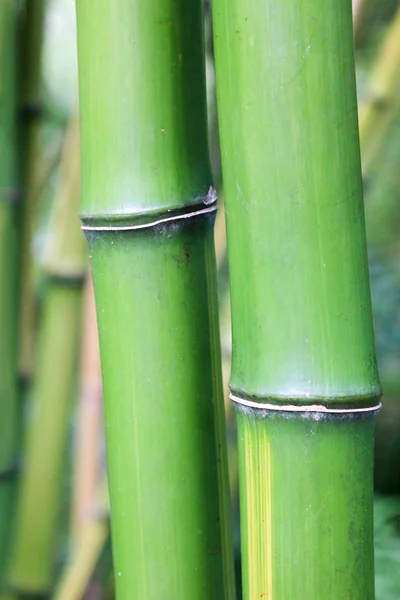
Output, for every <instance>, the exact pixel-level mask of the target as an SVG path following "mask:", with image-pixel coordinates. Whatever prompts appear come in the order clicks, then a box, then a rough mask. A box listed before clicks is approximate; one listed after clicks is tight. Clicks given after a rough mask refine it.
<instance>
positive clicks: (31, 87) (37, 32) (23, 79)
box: [19, 0, 46, 381]
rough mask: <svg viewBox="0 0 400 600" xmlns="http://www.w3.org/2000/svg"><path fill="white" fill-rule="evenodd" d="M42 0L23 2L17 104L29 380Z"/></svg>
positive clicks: (23, 342)
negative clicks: (23, 196)
mask: <svg viewBox="0 0 400 600" xmlns="http://www.w3.org/2000/svg"><path fill="white" fill-rule="evenodd" d="M45 8H46V1H45V0H25V2H24V3H23V8H22V11H21V15H20V18H21V33H20V42H21V54H20V61H19V63H20V65H19V66H20V103H21V119H22V123H21V165H20V168H21V177H22V182H23V189H24V195H25V199H24V205H23V210H22V227H21V228H22V239H21V267H20V288H21V289H20V297H21V300H20V315H19V374H20V377H21V379H22V380H23V381H29V379H30V378H31V376H32V372H33V360H34V335H35V292H34V280H33V268H32V236H33V230H34V221H35V216H36V210H37V198H38V194H37V190H36V177H37V173H36V171H37V164H38V160H37V158H38V154H39V145H38V135H39V131H40V124H41V117H42V116H43V106H42V99H41V78H40V73H41V58H42V42H43V28H44V16H45Z"/></svg>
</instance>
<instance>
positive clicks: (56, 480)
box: [8, 122, 86, 595]
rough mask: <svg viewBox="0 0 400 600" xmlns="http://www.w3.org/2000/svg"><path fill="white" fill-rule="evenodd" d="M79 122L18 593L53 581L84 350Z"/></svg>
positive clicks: (58, 234)
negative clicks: (69, 434) (69, 433)
mask: <svg viewBox="0 0 400 600" xmlns="http://www.w3.org/2000/svg"><path fill="white" fill-rule="evenodd" d="M77 142H78V127H77V122H75V123H74V124H73V125H72V126H71V130H70V132H69V135H68V137H67V140H66V142H65V147H64V155H63V161H62V172H61V179H60V188H59V194H58V196H57V198H56V199H55V204H54V209H53V214H52V219H51V224H50V234H49V237H48V247H47V254H46V258H45V269H46V274H47V292H46V298H45V301H44V307H43V316H42V324H41V330H40V333H39V341H38V350H37V352H38V358H37V365H36V372H35V377H34V381H33V387H32V399H31V405H30V415H29V422H28V425H27V434H26V440H25V454H24V468H23V471H22V477H21V483H20V493H19V498H18V504H17V516H16V528H15V531H14V536H13V545H12V553H11V561H10V568H9V574H8V581H9V585H10V587H11V589H15V590H16V592H17V593H18V594H21V595H24V594H29V595H32V594H46V593H48V592H49V589H50V587H51V584H52V582H53V570H54V543H55V536H56V533H57V529H58V526H57V517H58V512H59V506H60V492H61V490H62V475H63V466H64V454H65V446H66V440H67V431H68V416H69V406H70V401H71V398H72V394H73V391H74V377H75V370H76V366H77V365H76V363H77V354H78V347H79V327H80V316H81V297H82V284H83V280H84V275H85V269H86V252H85V244H84V238H83V236H82V234H81V231H80V228H79V223H78V219H77V215H76V211H77V204H78V200H79V197H80V194H79V186H80V178H79V160H80V159H79V152H78V148H79V146H78V143H77Z"/></svg>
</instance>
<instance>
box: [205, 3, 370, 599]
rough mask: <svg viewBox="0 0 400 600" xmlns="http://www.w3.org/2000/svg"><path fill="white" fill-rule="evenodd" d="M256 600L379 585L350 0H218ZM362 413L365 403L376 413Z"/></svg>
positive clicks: (249, 570) (234, 390)
mask: <svg viewBox="0 0 400 600" xmlns="http://www.w3.org/2000/svg"><path fill="white" fill-rule="evenodd" d="M213 17H214V34H215V52H216V76H217V92H218V106H219V111H220V128H221V129H220V131H221V145H222V165H223V173H224V183H225V194H226V217H227V234H228V252H229V261H230V272H231V302H232V328H233V332H232V335H233V357H232V362H233V364H232V373H231V381H230V386H231V397H232V399H233V400H234V403H235V407H236V409H237V412H238V427H239V454H240V474H241V499H242V501H241V510H242V536H243V563H244V566H243V574H244V598H246V599H250V598H251V599H252V598H255V597H263V598H266V599H268V600H288V598H307V599H308V600H311V599H315V600H317V598H318V599H320V598H322V597H324V598H327V599H329V600H334V599H335V600H336V599H337V598H353V599H357V600H361V599H362V600H366V599H368V600H371V599H372V598H373V597H374V584H373V544H372V443H373V417H374V414H375V412H376V409H377V407H378V405H379V396H380V384H379V379H378V374H377V368H376V359H375V349H374V339H373V330H372V319H371V305H370V295H369V280H368V266H367V255H366V242H365V224H364V212H363V200H362V185H361V169H360V156H359V142H358V126H357V104H356V90H355V75H354V58H353V40H352V23H351V2H350V0H338V1H337V2H330V3H329V2H328V3H323V2H320V1H319V0H279V1H277V0H272V1H270V2H264V1H262V0H246V1H244V0H215V2H214V5H213ZM358 411H360V412H358Z"/></svg>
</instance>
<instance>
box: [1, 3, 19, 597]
mask: <svg viewBox="0 0 400 600" xmlns="http://www.w3.org/2000/svg"><path fill="white" fill-rule="evenodd" d="M15 19H16V5H15V3H14V2H12V1H11V0H1V1H0V586H1V585H2V583H3V575H4V568H5V566H6V557H7V554H8V542H9V532H10V525H11V519H12V512H13V511H12V500H13V491H14V490H13V487H14V482H13V481H12V478H10V477H8V476H7V473H8V474H10V471H11V470H12V469H13V467H15V462H16V445H17V418H18V417H17V414H18V411H17V387H16V385H17V374H16V351H17V349H16V338H17V314H16V306H17V278H16V271H17V251H18V235H17V222H16V221H17V220H16V206H15V200H16V195H15V186H16V140H15V137H16V85H15V84H16V82H15V77H16V72H15V59H16V52H15V49H16V46H15ZM3 474H4V477H3V478H2V475H3Z"/></svg>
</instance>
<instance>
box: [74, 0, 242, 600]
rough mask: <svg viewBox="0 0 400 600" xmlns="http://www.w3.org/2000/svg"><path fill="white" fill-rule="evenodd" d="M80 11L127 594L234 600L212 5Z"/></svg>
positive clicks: (88, 160)
mask: <svg viewBox="0 0 400 600" xmlns="http://www.w3.org/2000/svg"><path fill="white" fill-rule="evenodd" d="M76 6H77V18H78V21H77V22H78V58H79V71H80V96H81V115H82V157H83V162H82V168H83V171H82V175H83V203H82V207H81V218H82V221H83V223H84V229H85V231H86V234H87V238H88V242H89V247H90V253H91V255H92V267H93V277H94V287H95V294H96V306H97V315H98V325H99V336H100V351H101V362H102V374H103V390H104V402H105V424H106V438H107V457H108V461H107V462H108V469H109V484H110V500H111V522H112V535H113V553H114V565H115V573H116V589H117V597H118V599H119V600H132V598H141V599H143V600H144V599H146V598H148V599H153V598H156V597H159V596H160V595H161V596H162V597H165V598H174V599H175V600H179V599H182V600H183V599H185V600H186V599H187V598H190V599H191V600H196V599H198V600H200V599H201V600H203V599H204V598H208V599H210V600H211V599H213V598H215V599H217V598H218V599H221V598H233V595H234V589H233V588H234V586H233V560H232V558H233V556H232V548H231V534H230V510H229V495H228V491H229V488H228V481H227V480H228V477H227V464H226V448H225V431H224V412H223V402H222V389H221V373H220V370H221V365H220V355H219V354H220V353H219V338H218V311H217V301H216V277H215V253H214V248H213V236H212V232H213V231H212V230H213V227H212V225H213V220H214V215H215V209H216V204H215V197H214V191H213V189H212V188H211V187H210V185H211V171H210V164H209V157H208V149H207V124H206V106H205V82H204V79H205V77H204V53H203V25H202V3H201V2H200V0H188V1H187V2H176V1H175V0H158V2H156V3H141V2H132V1H131V0H120V1H119V2H118V3H110V2H109V1H108V0H97V1H96V2H93V1H90V0H80V1H79V2H77V3H76ZM99 98H101V102H98V99H99Z"/></svg>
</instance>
